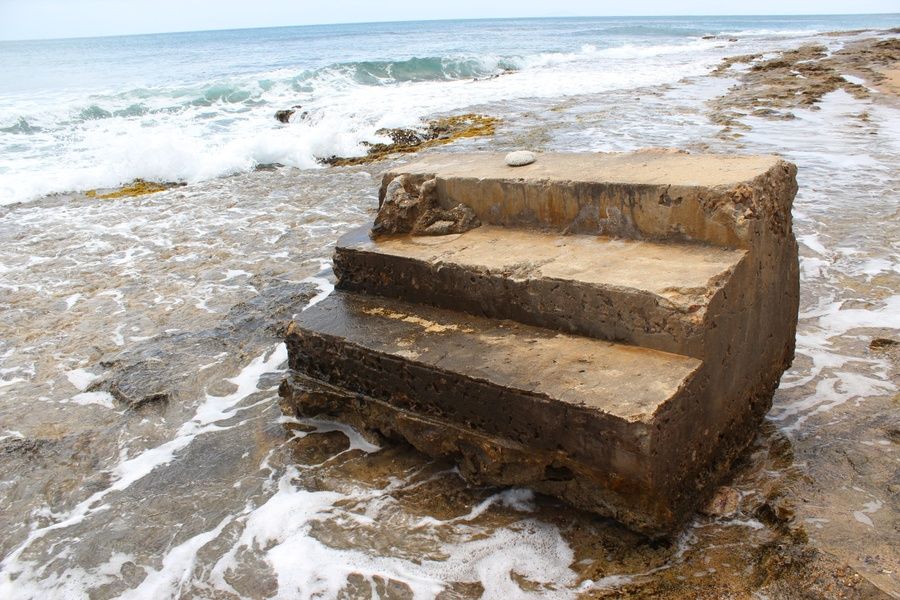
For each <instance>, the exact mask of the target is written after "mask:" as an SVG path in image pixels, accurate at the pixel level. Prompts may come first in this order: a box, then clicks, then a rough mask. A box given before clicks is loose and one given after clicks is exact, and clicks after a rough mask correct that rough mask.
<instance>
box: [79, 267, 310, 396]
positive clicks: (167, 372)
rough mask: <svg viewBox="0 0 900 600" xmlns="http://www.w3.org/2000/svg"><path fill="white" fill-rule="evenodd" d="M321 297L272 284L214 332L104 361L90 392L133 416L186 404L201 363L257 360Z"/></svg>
mask: <svg viewBox="0 0 900 600" xmlns="http://www.w3.org/2000/svg"><path fill="white" fill-rule="evenodd" d="M316 293H317V288H316V286H315V285H313V284H311V283H292V282H288V281H280V282H279V281H272V282H266V284H265V287H262V288H261V290H260V292H259V294H258V295H255V296H254V297H253V298H251V299H249V300H247V301H246V302H241V303H239V304H237V305H235V306H234V307H232V308H231V309H230V310H229V311H228V313H227V314H226V315H225V317H224V318H223V319H222V321H221V322H220V323H219V324H217V325H216V326H215V327H213V328H211V329H207V330H204V331H188V332H180V333H172V334H163V335H160V336H157V337H155V338H153V340H150V341H148V342H142V343H139V344H136V345H135V346H133V347H131V348H129V349H127V350H125V351H124V352H120V353H117V354H114V355H112V356H108V357H104V358H103V359H102V360H101V361H100V363H99V365H98V366H99V370H101V371H102V375H99V376H98V379H97V381H95V382H94V383H92V384H90V386H89V387H88V388H87V389H88V391H90V392H108V393H109V394H111V395H112V396H113V397H114V398H115V399H116V400H117V401H118V402H120V403H121V404H123V405H124V406H125V407H127V408H130V409H133V410H141V409H144V408H154V406H155V405H158V404H163V405H164V404H166V403H168V402H170V401H177V402H183V401H185V400H187V398H184V397H181V396H180V394H181V393H184V392H187V391H188V390H194V389H196V388H197V387H198V383H199V382H198V380H201V381H202V380H203V378H204V376H203V372H202V370H201V371H199V372H198V371H197V368H196V362H197V359H198V358H204V359H206V360H208V361H215V360H216V358H218V357H222V356H225V355H228V356H236V357H244V358H249V357H251V356H252V354H253V352H255V351H256V350H257V349H258V348H260V347H265V346H266V345H267V344H270V343H272V342H274V341H277V340H278V339H281V338H282V337H284V334H285V331H286V328H287V325H288V323H289V322H290V320H291V318H293V317H294V316H295V315H296V314H298V313H299V312H300V311H301V310H302V309H303V308H304V307H305V306H306V304H307V303H308V302H309V300H310V298H312V297H313V296H314V295H315V294H316ZM155 409H156V410H164V409H165V407H164V406H155Z"/></svg>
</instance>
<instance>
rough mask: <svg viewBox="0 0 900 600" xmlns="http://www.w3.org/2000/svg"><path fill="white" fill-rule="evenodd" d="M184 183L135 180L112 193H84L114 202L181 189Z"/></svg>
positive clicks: (94, 191)
mask: <svg viewBox="0 0 900 600" xmlns="http://www.w3.org/2000/svg"><path fill="white" fill-rule="evenodd" d="M183 185H185V184H184V183H173V182H168V181H167V182H162V183H160V182H158V181H145V180H143V179H135V180H134V181H132V182H131V183H129V184H128V185H124V186H122V187H120V188H117V189H114V190H112V191H111V192H105V193H102V194H101V193H100V192H98V191H97V190H88V191H87V192H85V193H84V195H85V196H87V197H88V198H99V199H101V200H113V199H116V198H128V197H130V196H144V195H146V194H155V193H156V192H163V191H165V190H170V189H172V188H173V187H181V186H183Z"/></svg>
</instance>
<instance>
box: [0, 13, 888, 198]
mask: <svg viewBox="0 0 900 600" xmlns="http://www.w3.org/2000/svg"><path fill="white" fill-rule="evenodd" d="M891 19H892V17H890V16H878V15H865V16H840V17H727V18H722V17H698V18H562V19H521V20H517V19H510V20H479V21H430V22H407V23H375V24H353V25H323V26H309V27H281V28H273V29H246V30H233V31H207V32H195V33H175V34H159V35H140V36H126V37H104V38H88V39H66V40H48V41H29V42H0V64H2V65H3V69H2V70H0V203H2V204H8V203H11V202H21V201H26V200H31V199H34V198H37V197H40V196H42V195H46V194H51V193H59V192H71V191H83V190H88V189H93V188H105V187H114V186H118V185H122V184H125V183H127V182H129V181H131V180H133V179H136V178H142V179H147V180H156V181H184V182H191V183H194V182H198V181H203V180H207V179H211V178H215V177H220V176H223V175H230V174H234V173H240V172H245V171H249V170H252V169H253V168H254V167H255V166H256V165H259V164H271V163H280V164H283V165H288V166H293V167H299V168H314V167H316V166H317V159H320V158H326V157H329V156H332V155H339V156H354V155H359V154H362V153H364V148H363V146H362V145H361V143H362V142H366V141H369V142H371V141H379V136H377V135H376V133H375V132H376V131H377V130H378V129H380V128H384V127H410V126H415V125H416V124H419V123H420V121H421V119H423V118H427V117H429V116H433V115H438V114H443V113H448V112H453V111H459V110H462V109H467V108H468V107H474V106H488V105H500V106H502V105H503V104H504V103H510V102H515V101H517V100H521V99H529V98H561V97H566V96H573V95H578V94H597V93H602V92H606V91H611V90H627V89H636V88H639V87H642V86H650V85H661V84H672V83H675V82H677V81H678V80H680V79H681V78H683V77H688V76H692V75H700V74H703V73H705V72H707V71H709V69H710V68H711V66H713V65H714V64H715V63H716V62H718V60H719V59H721V58H722V57H723V56H725V55H728V54H737V53H744V52H753V51H757V50H759V49H760V48H764V47H769V46H771V44H772V43H773V42H778V41H779V40H788V39H796V38H798V37H801V38H802V37H804V36H806V37H809V36H813V35H815V34H816V33H821V32H827V31H833V30H847V29H860V28H868V27H879V26H884V25H885V24H886V23H887V24H891V23H893V24H895V25H896V18H895V17H894V18H893V21H892V20H891ZM704 36H716V37H714V38H713V39H703V38H704ZM729 40H733V41H729ZM498 74H504V75H503V76H502V77H497V78H490V76H492V75H498ZM295 105H301V106H302V107H303V108H302V111H305V112H306V113H307V118H306V119H304V120H303V121H302V122H292V123H290V125H289V126H283V125H281V124H279V123H278V122H276V121H275V119H274V113H275V111H276V110H279V109H286V108H290V107H292V106H295Z"/></svg>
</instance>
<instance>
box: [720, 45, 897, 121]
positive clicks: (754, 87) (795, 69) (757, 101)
mask: <svg viewBox="0 0 900 600" xmlns="http://www.w3.org/2000/svg"><path fill="white" fill-rule="evenodd" d="M898 61H900V38H897V37H887V38H875V39H872V38H870V39H866V40H862V41H856V42H852V43H849V44H847V45H846V46H845V47H843V48H841V49H839V50H837V51H835V52H830V51H829V50H828V48H827V47H826V46H824V45H821V44H807V45H804V46H801V47H800V48H796V49H791V50H785V51H782V52H778V53H777V56H775V57H774V58H768V57H766V56H764V55H762V54H747V55H738V56H731V57H728V58H726V59H724V60H723V61H722V62H721V63H720V65H719V66H718V67H717V68H716V69H715V70H714V71H713V73H714V74H716V75H720V76H729V77H736V78H737V80H738V83H737V84H736V85H734V86H732V87H731V88H730V89H729V90H728V92H727V93H725V94H724V95H723V96H720V97H718V98H716V99H715V100H712V101H711V102H710V103H709V106H710V118H711V119H712V120H713V121H714V122H715V123H717V124H719V125H722V126H723V128H724V129H723V131H722V134H739V132H740V130H742V129H743V130H746V129H747V125H746V124H744V123H742V122H741V117H743V116H747V115H752V116H755V117H764V118H767V119H781V120H790V119H794V118H795V115H794V113H793V112H792V111H793V110H795V109H798V108H810V107H812V108H815V107H816V105H817V104H818V103H819V102H821V100H822V98H823V97H824V96H825V95H826V94H829V93H831V92H834V91H836V90H843V91H845V92H847V93H848V94H850V95H851V96H853V97H854V98H857V99H865V98H869V97H870V96H871V95H872V94H871V92H870V90H869V89H868V88H867V87H866V86H865V85H862V84H860V83H858V82H855V81H851V80H850V79H848V78H847V76H856V77H863V78H865V79H866V80H868V81H869V82H871V83H873V84H876V85H877V84H878V83H880V82H882V81H883V80H884V79H885V75H884V74H883V73H882V69H883V68H885V67H888V66H894V65H896V63H898ZM735 66H740V67H742V69H741V70H740V71H735V70H734V69H733V67H735ZM887 100H888V101H891V98H888V99H887ZM736 130H737V131H736Z"/></svg>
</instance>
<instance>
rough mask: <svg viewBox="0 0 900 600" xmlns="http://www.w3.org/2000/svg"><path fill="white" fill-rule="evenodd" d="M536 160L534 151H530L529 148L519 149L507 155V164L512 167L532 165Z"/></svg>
mask: <svg viewBox="0 0 900 600" xmlns="http://www.w3.org/2000/svg"><path fill="white" fill-rule="evenodd" d="M534 161H535V156H534V152H528V151H527V150H517V151H516V152H510V153H509V154H507V155H506V164H507V165H509V166H510V167H523V166H525V165H530V164H531V163H533V162H534Z"/></svg>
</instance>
